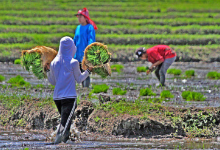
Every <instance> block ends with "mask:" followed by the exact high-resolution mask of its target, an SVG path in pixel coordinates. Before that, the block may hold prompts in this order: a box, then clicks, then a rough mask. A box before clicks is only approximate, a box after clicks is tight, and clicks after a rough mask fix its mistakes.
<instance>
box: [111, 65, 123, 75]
mask: <svg viewBox="0 0 220 150" xmlns="http://www.w3.org/2000/svg"><path fill="white" fill-rule="evenodd" d="M122 69H124V66H123V65H120V64H114V65H111V70H112V71H113V72H118V73H120V72H121V71H122Z"/></svg>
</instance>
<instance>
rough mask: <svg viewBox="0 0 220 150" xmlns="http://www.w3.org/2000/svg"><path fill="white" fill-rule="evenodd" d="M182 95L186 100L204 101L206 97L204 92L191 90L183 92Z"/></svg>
mask: <svg viewBox="0 0 220 150" xmlns="http://www.w3.org/2000/svg"><path fill="white" fill-rule="evenodd" d="M182 97H183V99H185V100H186V101H204V100H205V99H206V98H205V97H204V95H203V94H201V93H198V92H191V91H184V92H182Z"/></svg>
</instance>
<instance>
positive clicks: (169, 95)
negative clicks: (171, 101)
mask: <svg viewBox="0 0 220 150" xmlns="http://www.w3.org/2000/svg"><path fill="white" fill-rule="evenodd" d="M160 97H161V98H174V95H173V94H172V93H171V92H170V91H168V90H164V91H162V92H161V93H160Z"/></svg>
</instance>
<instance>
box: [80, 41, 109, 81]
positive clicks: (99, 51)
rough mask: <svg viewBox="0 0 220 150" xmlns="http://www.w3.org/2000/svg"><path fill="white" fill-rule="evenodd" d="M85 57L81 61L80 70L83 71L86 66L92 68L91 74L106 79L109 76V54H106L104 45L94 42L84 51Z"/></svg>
mask: <svg viewBox="0 0 220 150" xmlns="http://www.w3.org/2000/svg"><path fill="white" fill-rule="evenodd" d="M84 53H85V56H84V58H83V61H82V68H83V69H84V70H85V69H86V68H87V66H90V67H94V69H93V72H94V73H96V74H98V75H100V76H101V77H102V78H106V77H107V76H108V75H111V71H110V70H111V69H110V67H109V61H110V59H111V53H109V52H108V48H107V46H106V45H104V44H102V43H99V42H94V43H92V44H90V45H88V46H87V47H86V49H85V52H84Z"/></svg>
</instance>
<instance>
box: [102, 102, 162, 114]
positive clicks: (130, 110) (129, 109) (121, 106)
mask: <svg viewBox="0 0 220 150" xmlns="http://www.w3.org/2000/svg"><path fill="white" fill-rule="evenodd" d="M98 108H99V109H103V110H105V111H112V113H113V114H130V115H143V116H147V115H148V114H149V113H150V111H151V110H160V109H161V108H162V106H161V105H160V104H152V103H149V102H148V101H146V100H136V101H135V102H127V101H120V102H110V103H106V104H102V105H101V106H100V107H98Z"/></svg>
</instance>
